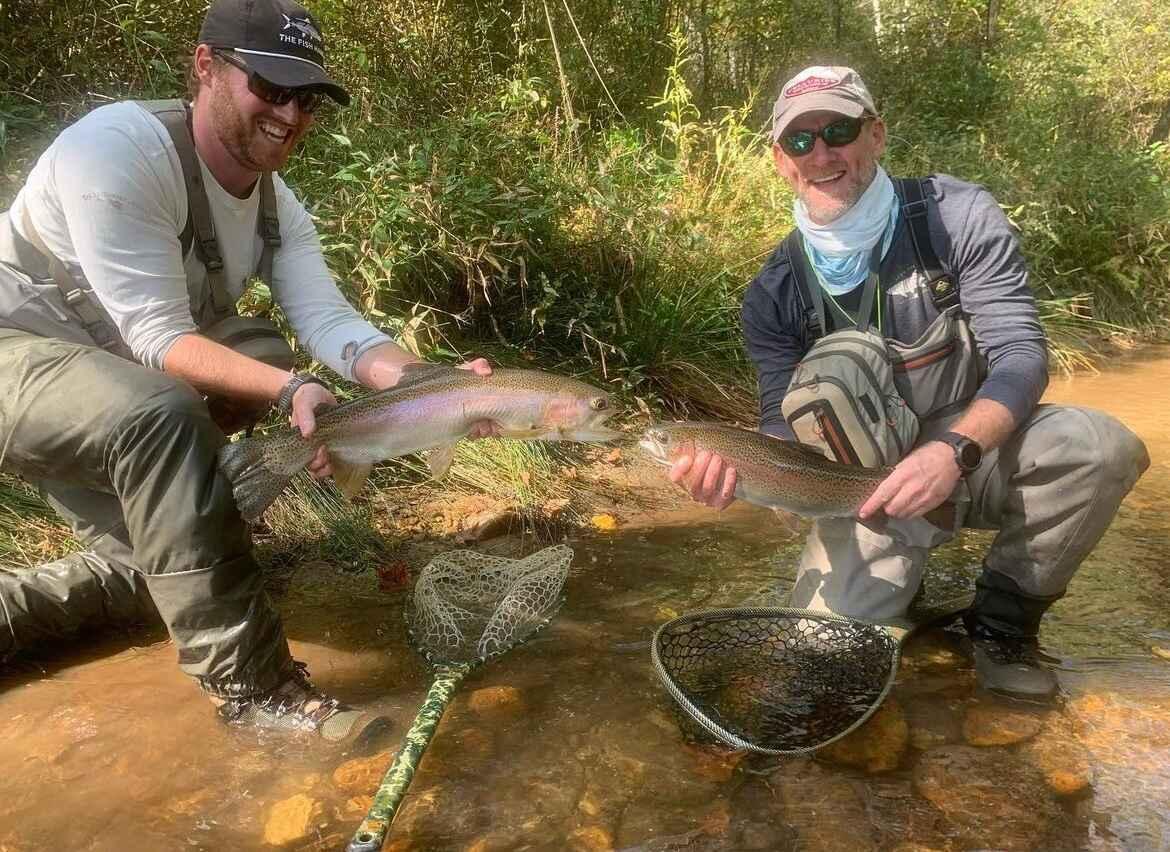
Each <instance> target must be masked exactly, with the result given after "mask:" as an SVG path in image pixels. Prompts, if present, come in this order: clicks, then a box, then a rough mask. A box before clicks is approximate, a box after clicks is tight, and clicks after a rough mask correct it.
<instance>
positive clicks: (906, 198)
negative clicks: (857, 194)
mask: <svg viewBox="0 0 1170 852" xmlns="http://www.w3.org/2000/svg"><path fill="white" fill-rule="evenodd" d="M894 187H895V188H896V189H897V190H898V195H899V196H900V197H901V199H902V215H903V216H905V217H906V224H907V225H908V226H909V228H910V241H911V242H912V243H913V244H914V258H915V260H917V261H918V271H919V272H920V273H922V275H923V277H925V278H926V287H927V290H928V291H929V292H930V300H931V301H932V302H934V308H935V310H936V311H938V312H939V313H940V314H941V313H942V312H943V311H945V310H947V308H951V307H954V306H955V305H957V304H959V286H958V283H957V282H955V281H952V280H951V277H950V276H949V275H947V274H946V272H944V271H943V268H942V264H940V263H939V262H938V255H937V254H935V253H934V246H933V245H932V244H931V242H930V227H929V226H928V224H927V221H926V190H925V188H924V186H923V182H922V181H921V180H916V179H915V178H895V180H894Z"/></svg>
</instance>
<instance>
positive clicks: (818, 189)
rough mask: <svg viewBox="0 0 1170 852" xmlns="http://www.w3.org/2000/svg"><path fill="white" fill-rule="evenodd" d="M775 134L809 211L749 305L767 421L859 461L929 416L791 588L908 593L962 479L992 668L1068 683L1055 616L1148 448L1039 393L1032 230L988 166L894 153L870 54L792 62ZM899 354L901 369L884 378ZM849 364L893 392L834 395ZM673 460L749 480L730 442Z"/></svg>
mask: <svg viewBox="0 0 1170 852" xmlns="http://www.w3.org/2000/svg"><path fill="white" fill-rule="evenodd" d="M771 138H772V143H773V144H772V154H773V157H774V160H775V164H776V170H777V172H778V173H779V174H780V175H781V176H782V177H783V178H784V179H785V180H786V181H787V182H788V184H789V186H790V187H791V188H792V190H793V193H794V194H795V200H794V204H793V211H794V216H795V220H796V223H797V228H796V230H795V231H794V232H793V233H792V234H790V235H789V237H788V238H786V239H785V241H784V242H783V243H782V244H781V245H780V246H779V247H778V248H777V249H776V251H775V252H773V254H772V255H771V257H769V259H768V261H767V262H766V263H765V264H764V267H763V269H762V270H761V271H760V273H759V274H758V275H757V276H756V278H755V279H754V280H753V281H752V282H751V284H750V286H749V287H748V289H747V292H746V294H745V297H744V302H743V307H742V312H741V318H742V322H743V328H744V335H745V339H746V344H747V350H748V353H749V355H750V356H751V358H752V360H753V362H754V363H755V365H756V368H757V372H758V376H759V389H760V412H761V427H760V428H761V430H762V431H764V432H766V433H768V434H771V435H773V436H776V437H779V438H783V439H788V440H791V439H794V438H795V437H798V436H799V438H800V439H801V440H803V441H811V442H814V443H818V444H819V445H820V446H821V447H822V448H823V449H824V450H825V451H826V452H828V453H830V454H831V455H832V456H834V457H836V458H837V460H839V461H848V462H853V463H867V462H866V460H865V457H866V453H865V452H862V451H861V449H859V448H861V447H862V445H863V444H864V443H865V441H868V440H869V438H870V437H871V436H874V435H876V436H877V439H878V440H879V442H880V439H882V438H883V437H892V438H893V440H892V441H891V442H889V443H888V444H887V446H888V447H891V448H892V447H895V446H897V445H898V435H897V431H896V429H895V428H894V427H895V424H896V423H897V422H898V421H899V419H900V418H904V415H905V414H906V412H907V411H911V410H912V413H913V416H911V417H910V418H909V419H910V420H911V421H913V431H912V432H911V433H910V434H912V435H914V436H915V437H916V440H912V441H911V442H910V443H912V444H913V446H912V448H911V447H905V448H902V451H901V452H892V458H885V457H883V456H882V455H881V452H877V454H876V455H873V454H871V457H872V458H874V459H876V461H870V462H868V463H884V464H892V465H894V464H895V462H896V465H895V466H894V468H893V471H892V473H891V474H890V475H889V477H888V478H887V479H886V480H885V481H884V482H883V483H882V484H881V485H880V486H879V487H878V489H877V491H876V492H875V493H874V495H873V496H872V497H871V498H870V499H869V500H868V501H867V502H866V503H865V504H864V505H863V506H862V507H861V510H860V512H859V517H858V519H857V520H854V519H848V518H846V519H834V520H822V521H819V522H817V523H816V524H814V526H813V529H812V532H811V534H810V536H809V539H808V541H807V543H806V546H805V549H804V553H803V554H802V557H801V562H800V566H799V572H798V576H797V580H796V583H795V587H794V588H793V590H792V594H791V604H792V605H793V606H796V607H813V608H818V609H825V610H830V611H834V612H837V613H840V614H843V615H848V616H853V617H861V618H871V619H884V618H891V617H895V616H898V615H901V614H902V613H903V612H904V611H905V610H906V608H907V606H908V605H909V603H910V602H911V600H912V598H913V597H914V595H915V593H916V592H917V591H918V589H919V586H920V583H921V581H922V574H923V569H924V566H925V563H926V557H927V554H928V552H929V549H930V548H931V547H933V546H935V545H937V544H939V543H941V542H942V541H945V540H947V539H948V538H950V537H951V535H953V532H954V529H953V527H952V529H945V530H940V529H938V528H937V527H933V526H931V525H930V524H927V523H926V522H924V521H923V520H921V518H922V516H923V515H924V514H926V513H927V512H929V511H931V510H933V509H935V508H936V507H938V506H940V504H943V503H944V501H947V500H948V498H950V499H954V500H956V501H957V502H958V504H959V508H960V510H961V511H960V513H959V521H961V522H962V524H963V525H965V526H967V527H974V528H983V529H997V530H999V534H998V536H997V537H996V539H995V541H994V543H993V544H992V545H991V547H990V548H989V549H988V551H987V554H986V555H985V557H984V561H983V570H982V573H981V576H980V577H979V579H978V581H977V590H976V600H975V602H974V604H973V605H972V607H971V608H970V610H969V611H968V612H967V613H966V615H965V617H964V621H965V625H966V627H967V630H968V633H969V635H970V636H971V639H972V648H973V653H974V659H975V665H976V673H977V675H978V678H979V681H980V683H981V684H982V685H983V686H984V687H986V688H988V689H991V690H993V691H996V692H999V693H1002V694H1006V695H1011V696H1015V697H1022V698H1030V699H1047V698H1049V697H1051V696H1052V695H1053V694H1054V693H1055V692H1056V689H1057V681H1056V679H1055V676H1054V674H1053V673H1052V671H1051V670H1050V669H1049V668H1048V667H1047V666H1046V665H1045V661H1044V660H1043V658H1042V655H1041V654H1040V653H1039V651H1038V645H1037V635H1038V631H1039V624H1040V619H1041V617H1042V615H1043V614H1044V612H1045V610H1046V609H1047V608H1048V607H1049V606H1050V605H1051V604H1052V603H1053V602H1054V601H1055V600H1057V599H1058V598H1059V597H1061V596H1062V595H1063V594H1064V593H1065V589H1066V587H1067V585H1068V582H1069V580H1070V579H1071V577H1072V575H1073V573H1074V572H1075V571H1076V569H1077V568H1078V566H1079V565H1080V564H1081V561H1082V560H1083V559H1084V558H1085V557H1086V556H1087V555H1088V553H1089V552H1090V551H1091V550H1092V548H1093V547H1094V545H1095V544H1096V543H1097V541H1098V540H1099V539H1100V537H1101V535H1102V534H1103V533H1104V531H1105V530H1106V528H1107V527H1108V526H1109V524H1110V522H1111V521H1112V519H1113V517H1114V515H1115V514H1116V512H1117V509H1118V506H1119V504H1120V503H1121V500H1122V498H1123V497H1124V496H1125V495H1126V493H1128V491H1129V490H1130V488H1131V487H1132V486H1133V484H1134V483H1135V482H1136V481H1137V479H1138V477H1139V476H1140V475H1141V474H1142V472H1143V471H1144V470H1145V469H1146V467H1147V466H1148V464H1149V457H1148V456H1147V454H1146V450H1145V447H1144V446H1143V445H1142V443H1141V441H1140V440H1138V438H1137V437H1136V436H1134V435H1133V433H1132V432H1130V431H1129V430H1128V429H1126V428H1125V427H1124V426H1123V425H1121V424H1120V423H1119V422H1117V421H1116V420H1114V419H1113V418H1112V417H1109V416H1108V415H1105V414H1103V413H1101V412H1097V411H1091V410H1087V409H1080V408H1072V407H1060V406H1051V405H1039V404H1038V403H1039V400H1040V397H1041V395H1042V393H1043V391H1044V388H1045V386H1046V384H1047V380H1048V378H1047V377H1048V360H1047V348H1046V341H1045V336H1044V331H1043V328H1042V327H1041V325H1040V321H1039V318H1038V316H1037V311H1036V305H1035V301H1034V299H1033V296H1032V293H1031V290H1030V289H1029V286H1028V275H1027V270H1026V269H1025V265H1024V260H1023V257H1022V256H1021V254H1020V251H1019V245H1018V242H1017V238H1016V234H1015V232H1014V230H1013V229H1012V227H1011V226H1010V224H1009V223H1008V221H1007V219H1006V217H1005V216H1004V215H1003V213H1002V212H1001V210H1000V208H999V206H998V205H997V204H996V202H995V200H994V199H993V198H992V196H991V195H990V194H989V193H988V192H987V191H986V190H985V189H983V188H982V187H979V186H976V185H974V184H970V183H966V182H963V181H961V180H958V179H956V178H953V177H950V176H948V175H931V176H929V177H927V178H924V179H921V180H907V179H898V180H894V179H891V178H890V177H889V176H888V175H887V174H886V172H885V171H884V170H883V169H882V167H881V166H880V164H879V161H880V159H881V156H882V154H883V152H884V150H885V144H886V127H885V124H884V123H883V121H882V119H881V117H880V116H879V115H878V113H877V110H876V109H875V105H874V101H873V98H872V97H871V95H870V93H869V90H868V89H867V88H866V86H865V84H864V82H863V81H862V79H861V77H860V76H859V75H858V74H857V72H856V71H854V70H853V69H851V68H843V67H821V66H818V67H813V68H807V69H805V70H803V71H801V72H800V73H799V74H797V75H796V76H795V77H793V78H792V79H791V80H789V81H788V82H786V83H785V84H784V86H783V88H782V90H781V93H780V96H779V97H778V98H777V100H776V103H775V107H774V109H773V119H772V135H771ZM875 315H876V321H875ZM871 328H876V334H875V332H873V331H871V330H870V329H871ZM875 341H876V345H875ZM814 345H815V346H816V352H814V353H813V354H812V355H810V350H812V349H813V347H814ZM867 349H868V351H869V352H871V353H872V352H874V351H878V352H880V355H879V356H878V358H879V360H878V362H876V363H875V362H873V361H866V360H865V359H866V358H868V357H869V355H868V354H867ZM828 356H831V357H828ZM806 359H807V360H806ZM859 364H866V365H868V366H866V367H865V368H864V369H862V368H861V367H859V366H858V365H859ZM882 368H884V370H885V371H886V372H887V373H890V374H891V375H892V381H884V380H881V379H880V378H876V374H877V373H880V372H881V370H882ZM836 374H840V375H842V376H844V375H846V374H850V375H852V377H853V378H858V377H860V380H862V381H872V382H873V390H874V392H873V393H872V394H859V395H855V398H854V399H846V400H844V401H842V399H841V397H839V396H838V397H833V393H832V388H831V387H830V386H831V385H832V384H833V382H834V381H835V380H836ZM867 376H868V377H869V378H868V379H866V377H867ZM798 395H799V399H800V400H801V405H799V406H797V405H793V404H792V401H793V400H794V399H796V398H798ZM864 397H868V398H864ZM867 410H868V412H869V414H868V415H867V414H866V411H867ZM794 430H799V431H794ZM907 450H908V451H907ZM670 476H671V479H672V480H673V481H675V482H681V483H684V484H685V486H686V487H687V488H688V490H689V491H690V492H691V494H692V496H693V497H694V498H695V499H696V500H699V501H701V502H704V503H707V504H708V505H711V506H714V507H717V508H722V507H724V506H726V505H728V504H729V503H730V502H731V501H732V500H734V491H735V481H736V471H735V469H734V468H733V467H729V466H728V465H727V464H726V463H725V462H724V460H723V459H721V458H719V457H718V456H711V455H708V454H706V453H699V454H697V455H696V457H695V458H694V459H682V460H680V461H679V463H678V464H677V465H676V466H675V467H674V468H673V469H672V470H671V472H670ZM884 517H888V518H891V519H894V520H891V522H890V524H889V526H888V527H886V528H884V530H883V531H880V532H879V531H877V530H876V529H874V527H877V528H878V529H882V527H881V525H880V524H875V523H874V521H876V520H878V519H881V518H884Z"/></svg>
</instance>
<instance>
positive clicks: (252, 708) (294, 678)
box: [208, 662, 393, 754]
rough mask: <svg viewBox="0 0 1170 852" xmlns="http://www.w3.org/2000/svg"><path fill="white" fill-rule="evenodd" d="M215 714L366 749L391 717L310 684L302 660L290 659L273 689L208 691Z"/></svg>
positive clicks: (379, 740)
mask: <svg viewBox="0 0 1170 852" xmlns="http://www.w3.org/2000/svg"><path fill="white" fill-rule="evenodd" d="M208 697H209V698H210V699H211V702H212V703H213V704H214V705H215V706H216V708H217V710H216V712H217V714H218V715H219V718H220V719H221V720H222V721H223V722H225V723H226V724H229V725H234V726H240V727H246V728H252V729H255V730H260V731H271V732H273V733H278V734H289V735H296V734H305V735H308V736H313V737H320V738H321V740H323V741H325V742H328V743H334V744H339V745H346V746H348V750H349V751H352V752H357V753H361V754H372V753H373V752H375V751H377V750H378V749H379V748H380V747H381V746H383V745H384V740H385V739H386V735H387V734H388V733H389V732H390V730H391V728H392V726H393V723H392V722H391V720H390V719H389V718H388V717H387V716H381V715H377V714H375V713H372V712H370V711H368V710H358V709H355V708H353V707H349V706H347V705H345V704H342V703H341V702H340V701H338V700H337V699H336V698H330V697H329V696H328V695H327V694H325V693H324V692H322V691H321V690H319V689H317V688H316V687H315V686H313V684H312V682H310V680H309V677H308V671H307V669H306V668H305V665H304V663H300V662H296V663H294V668H293V670H292V672H291V673H290V674H289V676H288V677H287V678H286V679H285V680H284V681H283V682H282V683H281V684H280V685H279V686H277V687H276V688H275V689H273V690H270V691H268V692H264V693H259V694H256V695H249V696H243V697H238V698H221V697H217V696H208Z"/></svg>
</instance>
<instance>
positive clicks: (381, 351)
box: [353, 343, 422, 390]
mask: <svg viewBox="0 0 1170 852" xmlns="http://www.w3.org/2000/svg"><path fill="white" fill-rule="evenodd" d="M421 363H422V359H421V358H419V357H418V356H417V355H415V354H414V353H412V352H409V351H407V350H406V349H403V348H402V347H401V346H399V345H398V344H396V343H381V344H379V345H377V346H375V347H374V348H372V349H368V350H366V351H365V352H364V353H362V355H361V357H359V358H358V360H357V363H356V364H354V366H353V375H354V378H355V379H357V380H358V381H359V382H361V383H362V384H363V385H365V386H366V387H368V388H373V389H374V390H383V389H384V388H388V387H393V386H394V385H396V384H398V380H399V379H401V378H402V371H403V369H404V368H405V367H406V365H407V364H421Z"/></svg>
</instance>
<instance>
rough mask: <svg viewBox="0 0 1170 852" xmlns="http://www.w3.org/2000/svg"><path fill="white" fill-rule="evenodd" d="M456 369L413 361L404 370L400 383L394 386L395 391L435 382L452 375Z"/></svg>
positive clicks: (444, 365)
mask: <svg viewBox="0 0 1170 852" xmlns="http://www.w3.org/2000/svg"><path fill="white" fill-rule="evenodd" d="M455 369H456V368H455V367H450V366H448V365H446V364H430V363H427V362H426V361H412V362H410V363H409V364H407V365H406V366H404V367H403V368H402V376H401V377H400V378H399V379H398V383H397V384H395V385H394V386H393V390H404V389H405V388H408V387H412V386H413V385H421V384H422V383H423V382H429V381H433V380H434V379H438V378H441V377H443V376H447V375H450V374H451V373H453V372H454V371H455Z"/></svg>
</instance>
